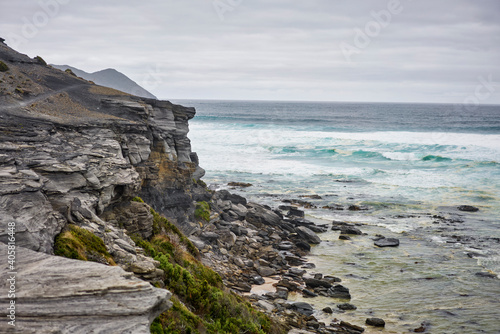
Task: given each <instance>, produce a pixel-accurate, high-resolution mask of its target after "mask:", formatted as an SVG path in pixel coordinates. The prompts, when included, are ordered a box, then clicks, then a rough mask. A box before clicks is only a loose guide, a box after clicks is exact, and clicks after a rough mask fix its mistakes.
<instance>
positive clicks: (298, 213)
mask: <svg viewBox="0 0 500 334" xmlns="http://www.w3.org/2000/svg"><path fill="white" fill-rule="evenodd" d="M287 216H288V217H301V218H303V217H304V211H302V210H299V209H297V208H295V207H293V206H291V207H290V209H289V210H288V214H287Z"/></svg>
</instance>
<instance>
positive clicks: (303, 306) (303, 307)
mask: <svg viewBox="0 0 500 334" xmlns="http://www.w3.org/2000/svg"><path fill="white" fill-rule="evenodd" d="M292 309H293V310H295V311H297V312H299V313H300V314H303V315H306V316H309V315H312V314H313V313H314V309H313V307H312V306H311V304H308V303H304V302H297V303H293V304H292Z"/></svg>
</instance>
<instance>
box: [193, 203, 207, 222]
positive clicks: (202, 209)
mask: <svg viewBox="0 0 500 334" xmlns="http://www.w3.org/2000/svg"><path fill="white" fill-rule="evenodd" d="M194 216H195V217H196V218H198V219H203V220H204V221H207V222H208V221H210V205H209V204H208V203H207V202H198V203H196V209H195V211H194Z"/></svg>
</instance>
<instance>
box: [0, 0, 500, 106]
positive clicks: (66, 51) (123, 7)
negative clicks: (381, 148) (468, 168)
mask: <svg viewBox="0 0 500 334" xmlns="http://www.w3.org/2000/svg"><path fill="white" fill-rule="evenodd" d="M56 1H60V2H61V3H65V4H61V5H60V7H59V8H58V12H57V14H56V15H52V16H50V20H49V22H48V23H47V24H46V25H44V26H42V27H39V29H38V33H37V34H36V36H35V37H33V38H29V39H27V41H26V42H25V43H22V44H21V45H20V46H19V49H20V51H22V52H24V53H27V54H29V55H31V56H34V55H38V54H39V55H42V56H43V57H44V58H45V59H46V60H48V61H49V62H51V63H59V64H70V65H72V66H75V67H78V68H81V69H83V70H86V71H96V70H100V69H104V68H109V67H112V68H116V69H118V70H119V71H122V72H124V73H125V74H127V75H129V76H130V77H131V78H132V79H134V80H135V81H137V82H138V83H140V84H143V85H144V86H145V87H146V88H148V89H150V90H151V91H152V92H153V93H154V94H155V95H157V96H159V97H161V98H165V99H182V98H186V99H190V98H191V99H194V98H213V99H272V100H297V99H298V100H341V101H345V100H351V101H416V102H453V103H459V102H461V101H463V99H465V98H466V97H467V96H469V95H470V94H473V93H474V90H475V88H476V87H477V85H478V84H479V77H481V76H482V77H487V76H488V75H492V77H493V81H496V82H498V81H500V61H499V59H500V21H498V16H499V14H500V2H498V1H495V0H485V1H482V2H480V3H479V2H473V1H468V0H454V1H452V0H443V1H439V2H435V1H430V0H426V1H411V0H400V2H399V5H398V6H399V7H398V8H400V9H401V11H400V13H398V14H392V15H391V18H390V20H389V22H388V24H386V25H385V26H382V25H380V24H379V29H378V30H379V31H376V30H375V32H376V34H373V32H374V31H371V35H372V36H371V37H370V36H368V37H369V42H368V43H364V44H363V45H361V44H360V43H357V44H356V41H357V40H356V38H357V36H358V38H359V32H360V31H361V32H362V33H364V34H365V35H366V32H367V31H366V29H367V27H372V28H377V27H376V25H374V24H376V20H375V18H374V14H373V13H381V11H387V10H388V8H389V6H390V3H394V1H397V0H383V1H381V0H374V1H351V2H346V1H330V0H311V1H290V0H266V1H264V0H252V1H249V0H241V1H235V0H233V1H228V0H220V1H222V3H225V4H236V5H228V6H229V7H225V8H226V11H224V12H223V14H222V18H223V20H221V15H220V14H221V12H220V10H219V12H217V10H216V8H215V7H214V3H216V1H219V0H193V1H190V2H187V1H181V0H167V1H159V0H150V1H144V2H141V3H140V4H137V2H136V1H132V0H121V1H118V0H112V1H106V2H102V1H96V0H88V1H85V2H82V1H75V0H64V1H63V0H41V1H40V2H37V1H22V2H21V1H11V2H8V3H6V4H3V5H2V14H1V15H2V17H1V20H0V36H2V37H4V38H7V43H10V41H9V38H8V36H12V35H16V34H17V35H20V36H22V30H23V26H24V25H25V24H26V22H33V19H34V15H36V14H37V13H39V12H43V6H42V5H40V3H43V4H49V3H54V2H56ZM66 2H67V3H66ZM228 8H229V9H228ZM370 22H371V23H370ZM370 24H371V26H370ZM356 29H358V30H356ZM368 32H370V31H368ZM358 42H359V41H358ZM341 43H345V44H348V45H351V46H353V47H356V52H355V53H352V54H351V57H350V60H351V61H348V60H347V58H346V56H345V52H342V49H341V47H340V45H341ZM360 45H361V46H362V47H359V46H360ZM482 102H484V103H500V85H497V86H496V89H495V91H494V92H493V94H491V96H490V97H489V98H488V99H487V100H486V101H482Z"/></svg>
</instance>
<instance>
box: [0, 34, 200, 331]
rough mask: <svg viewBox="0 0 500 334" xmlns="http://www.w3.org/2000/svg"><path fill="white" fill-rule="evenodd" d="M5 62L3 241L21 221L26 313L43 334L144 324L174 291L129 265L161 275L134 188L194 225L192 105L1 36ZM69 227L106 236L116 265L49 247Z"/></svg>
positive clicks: (0, 167)
mask: <svg viewBox="0 0 500 334" xmlns="http://www.w3.org/2000/svg"><path fill="white" fill-rule="evenodd" d="M40 59H41V58H40ZM0 61H2V62H4V63H5V64H7V65H8V70H7V71H6V72H1V73H0V245H2V247H4V246H3V244H2V242H3V243H6V241H7V239H8V229H7V226H8V224H9V223H10V224H12V225H15V227H16V228H15V236H16V247H18V248H19V249H21V251H20V253H19V254H18V256H19V259H18V260H19V261H24V262H21V263H20V265H19V268H20V270H21V268H22V267H23V266H25V268H22V270H23V271H22V274H21V271H19V287H20V295H19V296H20V297H19V298H20V299H19V304H20V305H23V307H22V308H20V309H19V317H20V319H22V320H23V321H22V322H23V323H24V322H25V323H26V324H27V325H26V326H28V327H29V328H34V329H36V328H38V329H36V332H37V333H45V332H51V329H54V330H55V329H57V330H60V331H61V332H63V333H69V332H71V333H79V332H81V333H84V332H85V333H90V332H94V331H93V330H92V328H96V331H95V332H96V333H104V332H106V333H111V332H123V333H127V332H130V333H141V332H144V333H146V332H147V331H146V330H147V329H148V326H149V321H151V320H152V319H153V318H154V317H155V316H156V315H157V314H158V313H159V312H160V311H161V310H163V309H165V306H168V305H166V304H165V302H164V301H165V300H166V298H167V297H168V292H165V291H162V292H158V290H156V289H153V288H152V287H151V285H150V284H149V283H145V282H142V283H141V281H137V280H135V279H133V278H132V274H126V273H125V272H124V271H123V270H122V269H125V270H126V271H129V272H132V273H134V274H135V275H136V276H138V277H141V278H143V279H147V280H149V281H155V282H157V278H158V277H161V276H162V275H163V274H164V273H163V271H162V270H160V269H158V266H159V262H158V261H155V260H153V259H152V258H150V257H147V256H145V255H144V254H143V251H142V249H140V248H137V247H136V245H135V243H134V241H132V239H131V238H130V235H133V234H136V235H138V236H140V237H143V238H149V237H150V236H151V235H152V233H153V229H154V217H153V216H152V214H151V212H150V209H151V207H150V206H148V205H147V204H144V203H141V202H140V201H132V199H133V198H134V197H136V196H141V197H142V198H144V200H145V201H146V202H147V203H148V204H150V205H151V206H152V207H153V208H154V209H155V211H156V212H158V213H159V214H162V215H164V216H166V217H167V218H168V219H169V220H170V222H172V223H174V224H176V225H177V226H178V227H179V228H180V229H181V230H182V231H183V232H185V233H186V234H190V233H191V232H194V231H195V230H196V229H197V228H198V229H199V225H198V224H195V223H193V222H194V219H193V216H194V211H195V204H196V201H198V200H200V199H203V198H206V197H207V196H208V195H207V192H208V191H207V190H206V188H205V187H203V186H202V185H199V184H198V183H199V182H198V180H199V178H200V177H202V176H203V174H204V171H203V169H201V168H200V167H199V166H198V158H197V156H196V153H194V152H192V151H191V145H190V141H189V139H188V138H187V133H188V131H189V128H188V120H189V119H191V118H193V117H194V115H195V110H194V108H186V107H183V106H179V105H174V104H172V103H170V102H168V101H158V100H154V99H146V98H140V97H136V96H131V95H129V94H126V93H123V92H120V91H117V90H114V89H111V88H108V87H101V86H97V85H95V84H93V83H92V82H88V81H86V80H83V79H81V78H77V77H75V76H73V75H70V74H68V73H65V72H62V71H59V70H56V69H54V68H52V67H50V66H47V65H45V64H44V62H43V61H40V60H39V59H38V60H37V59H31V58H29V57H28V56H26V55H23V54H20V53H18V52H16V51H14V50H12V49H10V48H9V47H8V46H7V45H5V44H3V43H0ZM69 226H77V227H78V228H81V229H84V230H87V231H89V232H91V233H92V234H94V235H95V236H98V237H99V238H100V239H102V240H103V242H104V245H105V247H106V249H107V251H108V252H109V254H110V255H111V256H112V258H113V260H114V261H115V262H116V264H118V266H120V267H121V268H112V267H106V266H103V265H95V264H91V263H84V262H75V261H68V260H65V259H63V258H59V257H54V256H51V255H50V254H53V252H54V240H55V238H56V236H57V235H59V234H60V233H61V232H67V231H68V228H69ZM26 249H29V250H32V251H36V252H40V253H34V252H30V251H28V250H26ZM2 250H3V248H2ZM43 253H45V254H43ZM5 254H6V253H5ZM24 257H26V258H24ZM4 258H5V257H4ZM28 258H29V259H28ZM32 260H33V261H32ZM35 260H36V261H38V262H36V261H35ZM47 268H50V270H49V269H47ZM2 270H3V269H2ZM78 278H80V279H78ZM30 279H31V281H30ZM158 283H159V284H160V285H161V283H162V282H161V281H159V282H158ZM2 284H5V282H3V283H2ZM37 287H39V288H38V289H37ZM58 289H60V291H58ZM145 295H149V297H145ZM3 298H4V297H3ZM51 298H52V299H51ZM143 299H144V300H143ZM51 300H52V302H51ZM55 301H57V303H55ZM56 304H57V305H56ZM134 305H136V306H134ZM127 307H130V309H129V310H127ZM75 310H76V311H75ZM51 318H52V319H51ZM54 319H57V320H55V321H54ZM51 321H52V322H51ZM115 322H119V323H118V324H116V323H115ZM38 325H40V326H38ZM87 325H88V326H95V327H88V326H87ZM113 326H116V328H121V329H123V331H121V330H120V331H118V330H115V329H114V328H115V327H113ZM28 327H26V331H25V332H26V333H30V332H29V330H28ZM80 327H81V328H83V329H80ZM107 329H109V330H107Z"/></svg>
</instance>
